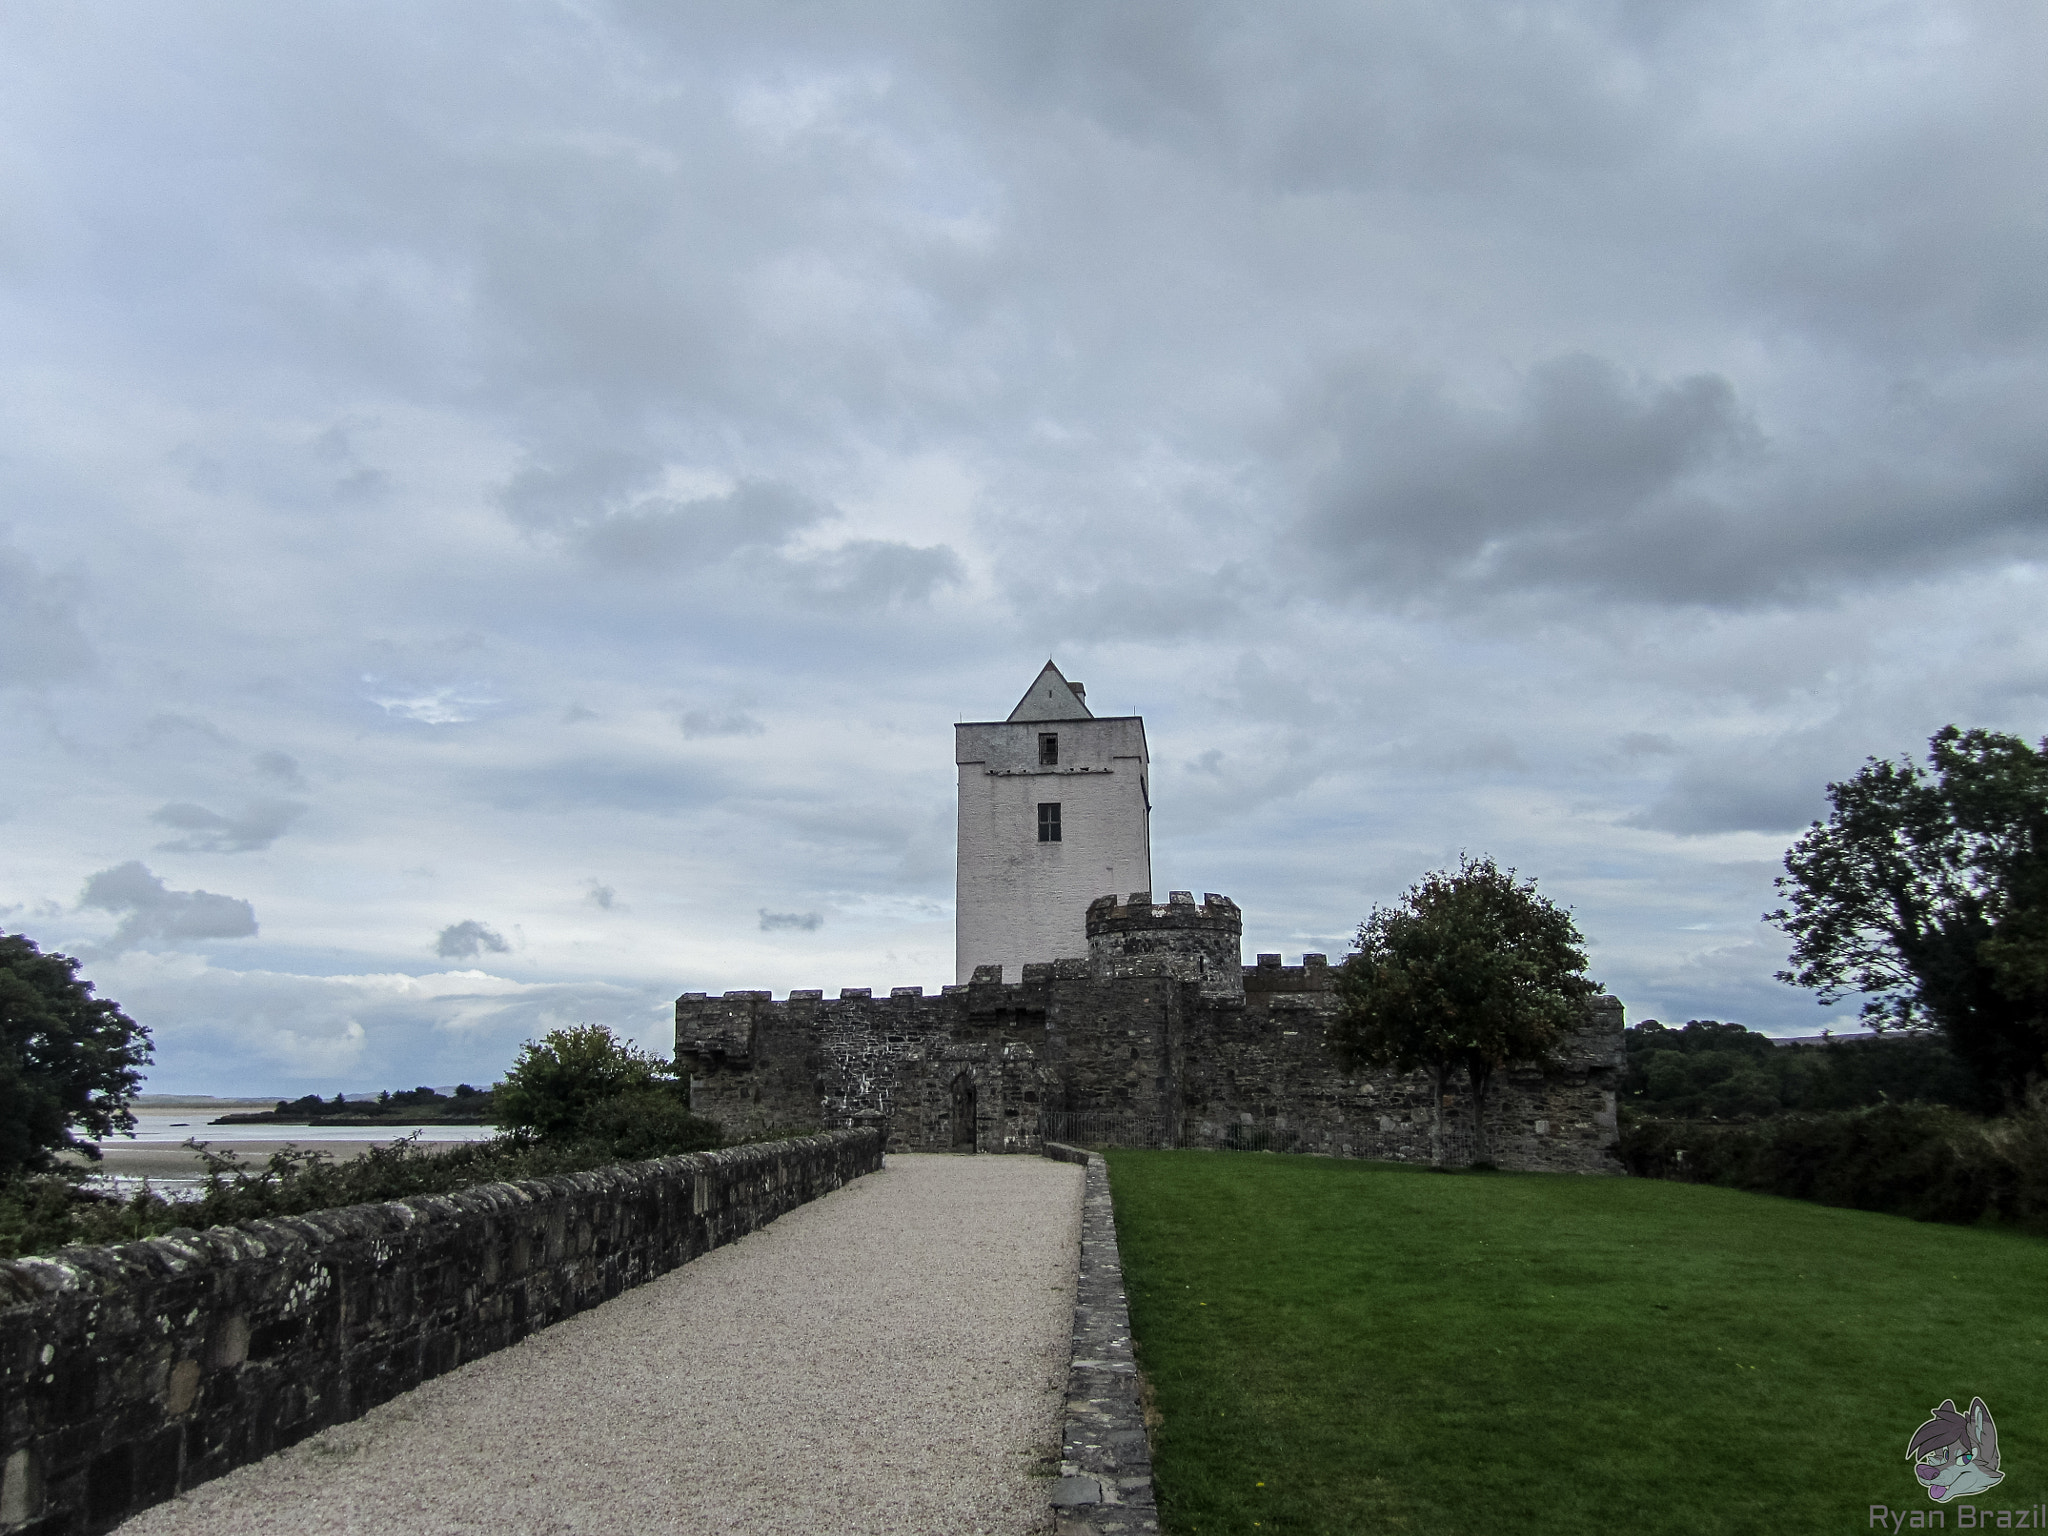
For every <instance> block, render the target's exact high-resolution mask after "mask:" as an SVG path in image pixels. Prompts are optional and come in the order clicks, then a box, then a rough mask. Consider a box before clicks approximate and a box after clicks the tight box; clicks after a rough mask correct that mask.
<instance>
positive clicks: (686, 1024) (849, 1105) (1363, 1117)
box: [676, 898, 1623, 1173]
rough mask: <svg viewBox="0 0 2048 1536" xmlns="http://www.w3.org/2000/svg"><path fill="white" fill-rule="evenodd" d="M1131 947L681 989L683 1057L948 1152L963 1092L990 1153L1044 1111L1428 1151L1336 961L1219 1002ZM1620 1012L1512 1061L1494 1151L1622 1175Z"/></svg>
mask: <svg viewBox="0 0 2048 1536" xmlns="http://www.w3.org/2000/svg"><path fill="white" fill-rule="evenodd" d="M1212 900H1213V898H1212ZM1206 905H1207V904H1205V906H1206ZM1154 910H1155V911H1160V910H1163V909H1159V908H1155V909H1154ZM1232 910H1233V911H1234V910H1235V909H1232ZM1203 911H1204V908H1200V907H1197V908H1192V910H1191V911H1188V912H1185V913H1174V912H1171V911H1168V918H1169V919H1180V918H1183V917H1192V916H1195V915H1197V914H1200V913H1202V912H1203ZM1134 948H1135V946H1134V945H1133V944H1130V943H1125V942H1119V943H1118V945H1117V946H1116V952H1115V953H1114V954H1106V955H1103V956H1101V957H1099V958H1097V959H1093V960H1060V961H1055V962H1053V963H1051V964H1047V965H1031V966H1027V967H1025V971H1024V980H1023V981H1022V982H1011V983H1007V984H1006V983H1002V982H999V981H996V980H993V979H992V978H989V977H986V976H978V977H977V979H976V980H975V981H973V982H971V983H969V984H968V985H966V986H954V987H946V988H944V989H943V990H942V991H941V992H940V993H939V994H938V995H937V996H927V995H925V994H924V992H923V991H922V990H921V989H919V988H915V987H899V988H897V989H896V991H895V992H894V993H893V994H892V995H890V996H888V997H874V996H871V995H870V994H869V993H868V992H867V991H866V990H865V989H861V990H849V991H847V992H843V993H841V994H840V996H839V997H838V998H836V999H832V1000H827V999H826V998H825V997H824V995H823V994H822V993H818V992H793V993H791V994H790V996H789V1000H788V1001H787V1002H776V1001H775V1000H774V999H773V997H772V996H771V995H770V994H769V993H766V992H742V993H728V994H727V995H726V996H724V997H722V998H713V997H706V996H703V995H699V994H688V995H685V996H684V997H683V998H681V999H679V1000H678V1001H677V1003H676V1059H677V1060H678V1061H679V1062H682V1063H684V1064H686V1065H687V1066H688V1067H689V1069H690V1071H691V1073H692V1084H693V1086H692V1094H693V1102H694V1104H695V1106H696V1108H697V1109H698V1111H699V1112H700V1113H703V1114H707V1115H710V1116H712V1117H713V1118H715V1119H717V1120H719V1121H720V1122H721V1123H723V1124H724V1125H726V1126H727V1127H728V1129H729V1130H744V1131H746V1132H747V1133H749V1134H758V1133H759V1132H760V1131H762V1130H765V1129H767V1128H770V1127H774V1126H782V1125H792V1124H812V1125H815V1124H820V1123H822V1124H825V1125H872V1126H877V1127H881V1128H883V1129H885V1130H886V1133H887V1135H888V1144H889V1147H890V1148H891V1149H892V1150H930V1151H939V1150H944V1149H946V1148H948V1147H952V1146H961V1145H965V1144H966V1143H964V1142H963V1141H962V1140H961V1138H960V1135H959V1127H958V1125H956V1123H955V1111H956V1108H957V1107H961V1106H967V1107H969V1108H971V1111H972V1115H973V1120H974V1125H973V1128H972V1145H973V1146H974V1147H975V1148H976V1149H977V1150H979V1151H984V1152H1019V1151H1035V1150H1037V1148H1038V1145H1039V1140H1040V1124H1041V1120H1040V1116H1041V1115H1051V1116H1053V1117H1054V1119H1053V1120H1052V1122H1051V1124H1052V1125H1053V1126H1054V1127H1055V1134H1056V1135H1064V1136H1065V1137H1066V1138H1068V1139H1074V1138H1077V1137H1078V1138H1082V1139H1090V1140H1105V1141H1111V1142H1116V1143H1119V1144H1125V1145H1131V1144H1165V1145H1176V1144H1180V1143H1182V1142H1186V1143H1189V1144H1198V1145H1230V1146H1244V1147H1247V1148H1253V1149H1257V1148H1265V1147H1270V1148H1272V1149H1274V1150H1279V1151H1297V1152H1321V1153H1328V1154H1332V1155H1335V1156H1340V1157H1369V1158H1385V1159H1389V1160H1394V1161H1403V1162H1423V1161H1427V1160H1428V1159H1429V1156H1430V1142H1431V1134H1432V1122H1433V1113H1432V1106H1431V1103H1430V1095H1431V1092H1432V1090H1431V1085H1430V1082H1429V1078H1428V1075H1427V1074H1426V1073H1421V1072H1413V1073H1406V1074H1402V1073H1395V1072H1359V1073H1347V1072H1345V1071H1343V1070H1342V1069H1341V1068H1340V1067H1339V1066H1338V1064H1337V1061H1336V1058H1335V1056H1334V1054H1333V1053H1332V1051H1331V1049H1330V1046H1329V1040H1328V1034H1329V1029H1330V1026H1331V1024H1332V1023H1333V1021H1334V1020H1335V1018H1336V1014H1337V997H1336V993H1335V990H1334V987H1333V983H1332V976H1333V968H1332V967H1330V966H1329V965H1327V964H1326V963H1324V962H1323V957H1322V956H1320V955H1311V956H1306V957H1304V963H1303V964H1301V965H1297V966H1283V965H1281V964H1280V957H1279V956H1277V955H1265V956H1261V957H1260V963H1259V964H1258V965H1255V966H1244V967H1241V968H1240V970H1239V972H1238V973H1237V975H1236V976H1235V977H1234V978H1233V979H1234V980H1236V981H1237V982H1238V986H1237V987H1236V988H1234V989H1233V992H1234V994H1235V995H1221V993H1220V989H1219V988H1218V987H1217V985H1216V978H1215V976H1214V973H1213V970H1204V971H1203V973H1202V975H1201V977H1200V979H1190V978H1189V975H1188V970H1189V967H1188V964H1187V961H1186V957H1185V956H1176V955H1174V954H1171V953H1165V954H1140V953H1136V952H1134ZM1622 1024H1623V1016H1622V1009H1621V1003H1620V1001H1619V1000H1618V999H1615V998H1611V997H1601V998H1596V999H1594V1001H1593V1003H1592V1005H1591V1006H1590V1007H1589V1008H1588V1010H1587V1017H1586V1025H1585V1028H1583V1029H1582V1030H1580V1031H1579V1032H1578V1033H1577V1035H1575V1036H1574V1037H1573V1038H1572V1039H1571V1040H1570V1041H1569V1042H1568V1043H1567V1045H1566V1048H1565V1049H1564V1050H1563V1052H1561V1053H1560V1057H1559V1060H1558V1061H1556V1062H1555V1063H1553V1064H1552V1065H1551V1066H1550V1067H1549V1068H1547V1069H1546V1068H1538V1067H1535V1066H1522V1067H1514V1068H1510V1069H1508V1070H1506V1071H1503V1072H1500V1073H1497V1074H1496V1075H1495V1080H1494V1083H1493V1085H1492V1089H1491V1091H1490V1093H1489V1094H1488V1115H1487V1121H1488V1131H1489V1139H1490V1142H1491V1150H1492V1153H1493V1156H1494V1159H1495V1161H1497V1162H1498V1163H1499V1164H1500V1165H1501V1166H1503V1167H1507V1168H1516V1169H1550V1170H1556V1171H1560V1172H1574V1173H1619V1172H1621V1165H1620V1163H1619V1162H1618V1161H1617V1160H1616V1159H1615V1157H1614V1155H1613V1152H1612V1150H1611V1149H1612V1147H1613V1144H1614V1141H1615V1138H1616V1124H1615V1097H1614V1095H1615V1089H1616V1087H1617V1084H1618V1081H1619V1077H1620V1072H1621V1068H1622ZM963 1083H965V1084H967V1085H970V1086H971V1087H972V1088H973V1090H974V1091H973V1095H972V1098H971V1100H969V1099H968V1098H967V1096H966V1095H963V1094H961V1093H960V1092H958V1091H957V1090H958V1089H959V1087H960V1085H961V1084H963ZM1450 1087H1451V1092H1450V1094H1449V1095H1448V1098H1449V1100H1450V1102H1449V1103H1448V1104H1447V1105H1446V1106H1445V1109H1444V1120H1445V1133H1446V1134H1445V1152H1446V1156H1447V1158H1449V1159H1451V1160H1454V1161H1469V1160H1470V1152H1471V1146H1472V1141H1473V1135H1472V1127H1471V1118H1470V1117H1471V1105H1470V1102H1469V1097H1468V1095H1467V1093H1466V1091H1465V1088H1464V1085H1463V1084H1462V1082H1454V1083H1453V1084H1451V1085H1450Z"/></svg>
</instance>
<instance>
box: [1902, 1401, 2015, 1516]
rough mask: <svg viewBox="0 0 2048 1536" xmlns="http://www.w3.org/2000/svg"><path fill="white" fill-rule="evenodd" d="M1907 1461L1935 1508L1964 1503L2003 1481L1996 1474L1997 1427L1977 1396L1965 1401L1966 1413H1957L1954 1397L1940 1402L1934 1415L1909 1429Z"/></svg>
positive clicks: (1999, 1472) (1987, 1409)
mask: <svg viewBox="0 0 2048 1536" xmlns="http://www.w3.org/2000/svg"><path fill="white" fill-rule="evenodd" d="M1906 1459H1907V1460H1909V1461H1911V1462H1912V1463H1913V1472H1914V1475H1915V1476H1917V1477H1918V1478H1919V1479H1920V1486H1921V1487H1922V1488H1925V1489H1926V1490H1927V1497H1929V1498H1930V1499H1932V1500H1934V1502H1935V1503H1937V1504H1946V1503H1947V1502H1948V1501H1949V1500H1950V1499H1967V1498H1968V1497H1969V1496H1970V1495H1971V1494H1973V1493H1982V1492H1983V1491H1984V1490H1985V1489H1987V1488H1992V1487H1996V1486H1997V1485H1998V1483H1999V1482H2001V1481H2002V1480H2003V1479H2004V1477H2005V1474H2004V1473H2003V1472H2001V1471H1999V1470H1998V1426H1997V1425H1996V1424H1994V1423H1992V1422H1991V1410H1990V1409H1989V1408H1987V1407H1985V1406H1984V1399H1983V1398H1981V1397H1973V1398H1971V1399H1970V1411H1969V1412H1968V1413H1958V1412H1956V1403H1955V1399H1954V1398H1952V1397H1945V1398H1943V1399H1942V1401H1941V1406H1940V1407H1939V1408H1937V1409H1935V1410H1934V1416H1933V1417H1932V1418H1930V1419H1929V1420H1928V1421H1927V1422H1926V1423H1925V1424H1922V1425H1921V1426H1920V1427H1919V1428H1918V1429H1916V1430H1914V1431H1913V1438H1912V1439H1911V1440H1909V1441H1908V1442H1907V1443H1906Z"/></svg>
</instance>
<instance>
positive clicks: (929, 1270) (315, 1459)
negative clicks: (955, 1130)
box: [119, 1156, 1082, 1536]
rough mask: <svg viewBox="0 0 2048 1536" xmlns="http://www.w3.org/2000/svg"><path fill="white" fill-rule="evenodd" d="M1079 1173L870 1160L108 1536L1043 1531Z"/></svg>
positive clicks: (967, 1162) (1038, 1166) (1062, 1376)
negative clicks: (676, 1260)
mask: <svg viewBox="0 0 2048 1536" xmlns="http://www.w3.org/2000/svg"><path fill="white" fill-rule="evenodd" d="M1081 1183H1082V1172H1081V1170H1080V1169H1079V1168H1077V1167H1074V1166H1072V1165H1071V1164H1067V1163H1054V1162H1047V1161H1044V1160H1043V1159H1040V1158H1036V1157H939V1156H923V1157H919V1156H896V1157H891V1158H889V1159H888V1163H887V1167H886V1168H885V1169H884V1171H882V1172H881V1173H877V1174H870V1175H868V1176H867V1177H866V1178H863V1179H860V1180H858V1181H856V1182H855V1183H853V1184H850V1185H848V1186H847V1187H846V1188H844V1189H841V1190H837V1191H835V1192H833V1193H832V1194H829V1195H827V1196H825V1197H824V1198H823V1199H821V1200H817V1201H814V1202H812V1203H811V1204H809V1205H806V1206H803V1207H801V1208H799V1209H797V1210H795V1211H792V1212H790V1213H789V1214H788V1215H786V1216H784V1217H782V1218H781V1219H780V1220H779V1221H777V1222H775V1223H774V1224H773V1225H771V1226H769V1227H767V1228H765V1229H763V1230H762V1231H760V1232H757V1233H754V1234H753V1235H751V1236H749V1237H744V1238H742V1239H740V1241H738V1242H737V1243H733V1244H730V1245H728V1246H727V1247H724V1248H719V1249H715V1250H714V1251H712V1252H710V1253H707V1254H705V1255H704V1256H703V1257H702V1258H700V1259H698V1260H696V1262H694V1263H691V1264H686V1265H684V1266H683V1268H681V1269H679V1270H676V1271H674V1272H673V1273H671V1274H668V1275H665V1276H663V1277H662V1278H661V1279H659V1280H655V1281H653V1282H651V1283H649V1284H647V1285H644V1286H641V1287H639V1288H638V1289H636V1290H632V1291H628V1292H627V1293H626V1294H625V1295H623V1296H621V1297H619V1298H618V1299H617V1300H615V1301H611V1302H607V1303H606V1304H605V1305H603V1306H601V1307H598V1308H595V1309H594V1310H592V1311H589V1312H585V1313H583V1314H581V1315H579V1316H577V1317H573V1318H570V1319H569V1320H568V1321H566V1322H562V1323H558V1324H556V1325H555V1326H554V1327H552V1328H548V1329H545V1330H543V1331H542V1332H540V1333H537V1334H535V1335H533V1336H532V1337H531V1338H529V1339H527V1340H526V1341H524V1342H523V1343H521V1344H518V1345H516V1346H514V1347H513V1348H511V1349H507V1350H501V1351H500V1352H498V1353H497V1354H494V1355H488V1356H486V1357H485V1358H483V1359H481V1360H477V1361H474V1362H472V1363H471V1364H469V1365H466V1366H464V1367H462V1368H461V1369H460V1370H458V1371H455V1372H452V1373H451V1374H449V1375H447V1376H443V1377H440V1378H438V1379H437V1380H434V1381H431V1382H428V1383H427V1384H426V1385H424V1386H422V1387H420V1388H419V1389H418V1390H416V1391H413V1392H409V1393H407V1394H405V1395H404V1396H403V1397H399V1398H395V1399H393V1400H392V1401H391V1402H389V1403H386V1404H384V1405H383V1406H382V1407H380V1408H376V1409H373V1410H372V1411H371V1412H370V1413H369V1414H368V1415H367V1416H365V1417H364V1418H361V1419H358V1420H356V1421H355V1422H354V1423H352V1424H343V1425H338V1426H336V1427H335V1428H333V1429H329V1430H326V1431H324V1432H322V1433H321V1434H318V1435H316V1436H314V1437H313V1438H312V1439H310V1440H306V1441H302V1442H301V1443H300V1444H298V1445H296V1446H293V1447H292V1448H291V1449H289V1450H287V1451H283V1452H281V1453H280V1454H278V1455H276V1456H272V1457H270V1458H269V1459H268V1460H266V1461H263V1462H259V1463H257V1464H256V1465H254V1466H249V1467H244V1468H242V1469H241V1470H240V1471H237V1472H231V1473H229V1474H228V1475H227V1476H226V1477H224V1478H220V1479H218V1480H217V1481H214V1482H211V1483H207V1484H204V1485H202V1486H200V1487H199V1488H196V1489H194V1490H193V1491H192V1492H190V1493H187V1494H184V1495H182V1496H181V1497H179V1498H177V1499H175V1500H173V1501H172V1502H170V1503H168V1504H161V1505H158V1506H157V1507H156V1508H154V1509H151V1510H146V1511H144V1512H143V1513H142V1514H140V1515H138V1516H136V1517H135V1518H134V1519H132V1520H130V1521H128V1522H127V1523H125V1524H124V1525H122V1526H121V1527H119V1529H120V1531H121V1532H122V1536H243V1533H250V1532H277V1533H286V1532H290V1533H294V1536H300V1533H305V1536H317V1533H325V1532H365V1533H368V1532H377V1533H387V1532H388V1533H399V1532H416V1533H422V1536H427V1533H431V1536H440V1533H443V1532H449V1533H454V1532H462V1533H469V1532H474V1533H476V1536H524V1533H535V1536H539V1533H548V1536H555V1533H569V1532H578V1533H580V1532H591V1533H599V1532H602V1533H604V1536H620V1533H638V1532H668V1531H677V1532H690V1533H697V1532H747V1533H755V1532H760V1533H770V1532H775V1533H779V1532H791V1533H797V1532H803V1533H822V1532H898V1531H901V1532H920V1533H922V1532H930V1533H933V1536H954V1533H965V1532H1005V1533H1008V1532H1026V1531H1039V1530H1043V1529H1046V1528H1047V1527H1048V1525H1049V1522H1048V1520H1047V1518H1046V1517H1047V1512H1048V1511H1047V1502H1046V1501H1047V1496H1048V1489H1049V1486H1050V1484H1049V1482H1048V1477H1049V1476H1050V1475H1051V1474H1052V1473H1053V1472H1055V1471H1056V1470H1057V1464H1058V1445H1059V1423H1060V1409H1061V1402H1062V1396H1063V1392H1064V1389H1065V1385H1066V1371H1067V1354H1068V1342H1069V1330H1070V1327H1071V1324H1072V1320H1073V1304H1074V1276H1075V1265H1076V1256H1077V1252H1078V1247H1079V1241H1080V1208H1081Z"/></svg>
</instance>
